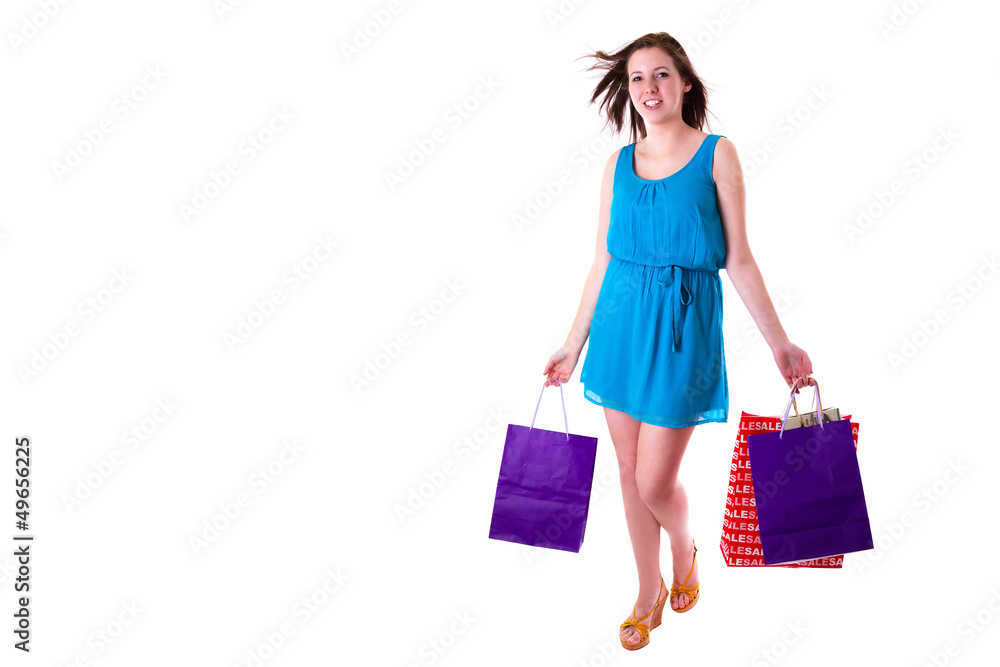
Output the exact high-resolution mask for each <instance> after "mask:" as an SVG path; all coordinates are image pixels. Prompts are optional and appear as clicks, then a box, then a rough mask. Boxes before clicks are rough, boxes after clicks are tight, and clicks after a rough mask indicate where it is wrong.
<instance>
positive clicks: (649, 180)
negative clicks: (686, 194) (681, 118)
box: [629, 134, 712, 183]
mask: <svg viewBox="0 0 1000 667" xmlns="http://www.w3.org/2000/svg"><path fill="white" fill-rule="evenodd" d="M711 136H712V135H711V134H706V135H705V136H704V137H703V138H702V140H701V144H699V146H698V150H696V151H695V152H694V155H692V156H691V159H690V160H688V161H687V162H685V163H684V166H683V167H681V168H680V169H678V170H677V171H675V172H674V173H672V174H670V175H669V176H664V177H663V178H643V177H642V176H640V175H639V174H637V173H635V144H637V143H639V142H635V143H633V144H632V153H631V154H630V155H629V167H630V169H631V171H632V176H634V177H635V178H637V179H639V180H640V181H645V182H646V183H659V182H660V181H665V180H667V179H668V178H673V177H674V176H676V175H677V174H679V173H681V172H682V171H684V170H685V169H687V168H688V166H689V165H690V164H691V163H692V162H694V159H695V158H696V157H698V154H699V153H701V149H702V148H704V147H705V142H707V141H708V138H709V137H711Z"/></svg>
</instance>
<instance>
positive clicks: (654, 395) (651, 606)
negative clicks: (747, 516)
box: [543, 32, 814, 650]
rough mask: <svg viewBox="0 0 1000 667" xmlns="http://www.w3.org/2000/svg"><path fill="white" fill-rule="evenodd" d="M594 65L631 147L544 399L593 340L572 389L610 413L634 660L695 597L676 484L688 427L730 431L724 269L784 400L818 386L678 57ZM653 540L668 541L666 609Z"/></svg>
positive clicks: (660, 54) (612, 172)
mask: <svg viewBox="0 0 1000 667" xmlns="http://www.w3.org/2000/svg"><path fill="white" fill-rule="evenodd" d="M591 57H593V58H595V59H596V60H597V61H598V62H597V64H595V65H594V66H593V67H591V68H590V69H591V70H593V69H595V68H600V69H604V70H607V73H606V74H605V75H604V77H603V78H602V79H601V81H600V83H599V84H598V85H597V88H596V89H595V90H594V94H593V96H592V97H591V100H590V102H591V103H593V102H594V101H595V100H596V99H597V98H598V97H599V96H600V95H601V94H602V93H604V100H603V103H602V104H601V109H602V110H603V109H604V108H605V107H607V109H608V112H607V117H608V121H607V122H610V123H612V124H613V126H614V128H615V131H616V132H621V130H622V127H623V125H624V116H625V110H626V107H628V112H629V122H630V125H631V139H632V141H633V143H631V144H629V145H627V146H625V147H624V148H621V149H620V150H618V151H616V152H615V153H614V154H612V155H611V157H610V158H609V159H608V162H607V165H606V166H605V169H604V177H603V181H602V184H601V204H600V214H599V217H598V232H597V248H596V255H595V257H594V263H593V266H592V267H591V269H590V272H589V274H588V275H587V280H586V283H585V285H584V289H583V298H582V299H581V300H580V307H579V310H578V311H577V314H576V319H575V320H574V322H573V326H572V328H571V330H570V334H569V336H567V338H566V343H565V344H564V345H563V346H562V347H561V348H559V350H557V351H556V352H555V353H554V354H553V355H552V357H551V358H550V359H549V361H548V363H546V365H545V370H544V371H543V373H544V374H545V375H547V376H548V379H547V380H546V382H545V384H546V386H548V385H550V384H554V381H555V380H558V381H559V382H566V381H567V380H569V378H570V376H571V375H572V374H573V369H574V368H575V367H576V363H577V360H578V358H579V356H580V351H581V349H582V348H583V344H584V342H585V341H586V340H587V338H588V337H589V338H590V346H589V348H588V351H587V358H586V360H585V362H584V365H583V370H582V372H581V374H580V379H581V381H582V382H583V384H584V395H585V396H586V398H587V400H589V401H591V402H592V403H595V404H597V405H601V406H603V407H604V414H605V416H606V418H607V421H608V430H609V431H610V433H611V440H612V442H613V443H614V447H615V453H616V455H617V459H618V467H619V469H620V473H621V475H620V477H621V487H622V498H623V500H624V504H625V521H626V524H627V525H628V531H629V537H630V538H631V542H632V551H633V553H634V554H635V564H636V568H637V569H638V575H639V594H638V596H637V597H636V600H635V605H634V606H633V608H632V613H631V615H629V617H628V618H627V619H626V621H625V622H624V623H622V625H621V631H620V632H621V642H622V646H624V647H625V648H627V649H632V650H634V649H638V648H642V647H643V646H645V645H646V644H648V643H649V631H650V630H652V629H653V628H655V627H657V626H658V625H659V624H660V620H661V617H662V612H663V609H664V607H665V606H666V602H667V600H668V599H669V600H670V608H671V609H672V610H673V611H674V612H685V611H687V610H689V609H691V607H693V606H694V604H695V603H696V602H697V601H698V597H699V588H700V584H699V581H700V580H699V577H698V567H697V563H696V561H695V554H696V552H697V548H696V547H695V544H694V539H693V538H691V536H690V534H689V532H688V501H687V495H686V493H685V491H684V486H683V485H682V484H681V483H680V481H679V480H678V479H677V472H678V469H679V468H680V465H681V458H682V457H683V456H684V451H685V449H686V448H687V444H688V440H689V439H690V437H691V433H692V431H693V430H694V427H695V426H696V425H697V424H707V423H710V422H725V421H727V419H728V416H729V388H728V382H727V378H726V365H725V356H724V353H723V342H722V285H721V280H720V278H719V269H722V268H724V269H725V270H726V275H728V276H729V278H730V280H732V282H733V285H734V286H735V287H736V291H737V292H738V293H739V295H740V298H741V299H742V300H743V303H744V304H746V307H747V309H748V310H749V311H750V314H751V315H752V316H753V319H754V321H755V322H756V324H757V327H758V328H759V329H760V332H761V334H762V335H763V337H764V340H765V341H766V342H767V344H768V345H769V346H770V348H771V352H772V354H773V356H774V361H775V363H776V364H777V366H778V371H779V372H780V373H781V376H782V377H783V378H784V379H785V382H786V383H787V384H788V386H789V387H791V386H792V385H793V383H794V382H795V381H797V380H798V381H799V382H800V386H806V385H807V384H810V385H811V384H814V382H813V381H812V379H811V378H807V376H808V375H809V374H810V373H812V362H811V361H810V360H809V356H808V355H807V354H806V353H805V351H804V350H802V349H801V348H799V347H797V346H795V345H793V344H792V343H791V342H790V341H789V340H788V336H786V335H785V332H784V330H783V329H782V327H781V323H780V322H779V320H778V315H777V313H776V312H775V309H774V305H773V304H772V302H771V299H770V297H769V296H768V293H767V290H766V288H765V287H764V280H763V278H762V277H761V274H760V270H759V269H758V268H757V263H756V262H755V261H754V257H753V255H752V254H751V253H750V247H749V245H748V241H747V235H746V227H745V221H744V204H745V198H744V187H743V172H742V169H741V167H740V161H739V157H738V156H737V154H736V147H735V146H734V145H733V143H732V142H730V141H729V140H728V139H727V138H725V137H724V136H721V135H716V134H705V133H704V132H702V131H701V129H700V128H701V127H702V126H703V125H704V123H705V115H706V93H705V86H704V85H703V83H702V82H701V80H700V79H699V78H698V76H697V75H696V74H695V71H694V68H693V67H692V65H691V62H690V60H689V59H688V57H687V54H686V53H685V52H684V49H683V48H682V47H681V45H680V44H679V43H678V42H677V40H675V39H674V38H673V37H671V36H670V35H668V34H667V33H662V32H661V33H650V34H648V35H644V36H643V37H640V38H639V39H637V40H635V41H633V42H631V43H630V44H627V45H626V46H624V47H622V48H621V49H619V50H618V51H617V52H616V53H612V54H608V53H605V52H604V51H597V52H596V53H595V54H593V55H592V56H591ZM637 135H638V137H639V140H638V141H637V140H636V138H637ZM661 527H662V528H663V529H665V530H666V531H667V535H668V536H669V538H670V551H671V556H672V564H673V585H672V586H671V588H670V590H669V594H668V592H667V590H666V583H665V581H664V579H663V577H662V575H661V572H660V528H661ZM681 581H683V583H681Z"/></svg>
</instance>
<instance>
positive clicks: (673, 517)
mask: <svg viewBox="0 0 1000 667" xmlns="http://www.w3.org/2000/svg"><path fill="white" fill-rule="evenodd" d="M693 431H694V426H686V427H684V428H669V427H666V426H656V425H653V424H647V423H645V422H642V423H641V425H640V429H639V438H638V450H637V452H636V486H637V489H638V494H639V497H640V498H641V499H642V503H643V504H644V505H645V506H646V507H647V509H648V510H649V511H650V512H651V513H652V514H653V515H654V516H655V517H656V520H657V521H658V522H659V524H660V525H661V526H663V528H664V530H666V531H667V534H668V535H669V536H670V551H671V556H672V560H673V576H674V577H677V581H678V582H680V583H681V584H683V583H684V578H685V577H686V576H687V575H688V570H690V568H691V559H692V558H693V557H694V547H693V546H692V544H691V533H690V532H689V530H688V499H687V493H686V492H685V490H684V485H683V484H681V482H680V480H679V479H678V478H677V473H678V471H679V470H680V466H681V459H682V458H683V457H684V452H685V450H686V449H687V445H688V442H689V441H690V439H691V433H692V432H693ZM698 581H699V579H698V565H697V563H695V567H694V571H692V572H691V578H690V579H689V580H688V583H687V585H688V586H693V585H694V584H696V583H698ZM671 583H672V582H671V581H667V585H668V586H669V585H671ZM689 601H690V598H689V597H688V595H686V594H684V593H682V594H680V595H678V596H677V597H676V598H674V599H673V600H671V602H670V606H671V608H673V609H678V608H680V607H684V606H686V605H687V603H688V602H689ZM636 611H637V612H638V610H636Z"/></svg>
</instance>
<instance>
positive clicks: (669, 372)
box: [580, 134, 729, 428]
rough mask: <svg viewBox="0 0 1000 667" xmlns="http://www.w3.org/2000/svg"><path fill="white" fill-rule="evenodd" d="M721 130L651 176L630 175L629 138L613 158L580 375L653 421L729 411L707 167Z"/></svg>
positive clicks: (593, 390)
mask: <svg viewBox="0 0 1000 667" xmlns="http://www.w3.org/2000/svg"><path fill="white" fill-rule="evenodd" d="M720 136H725V135H717V134H711V135H708V136H707V137H705V138H704V139H703V141H702V144H701V146H700V147H699V148H698V151H697V152H696V153H695V155H694V157H693V158H691V160H690V161H689V162H688V163H687V164H686V165H684V166H683V167H681V169H680V170H679V171H677V172H675V173H674V174H672V175H670V176H667V177H666V178H661V179H657V180H647V179H644V178H639V177H638V176H637V175H636V173H635V167H634V162H633V154H634V152H635V144H629V145H628V146H625V147H623V148H622V149H621V150H620V151H619V153H618V162H617V164H616V165H615V175H614V188H613V197H612V201H611V221H610V223H609V226H608V235H607V247H608V254H610V255H611V258H612V259H611V261H610V263H609V264H608V268H607V271H606V272H605V274H604V281H603V282H602V283H601V291H600V294H599V296H598V297H597V304H596V306H595V308H594V316H593V318H592V320H591V324H590V342H589V347H588V349H587V356H586V359H585V360H584V363H583V369H582V370H581V372H580V380H581V382H583V385H584V396H585V397H586V398H587V400H589V401H590V402H592V403H596V404H597V405H602V406H607V407H609V408H613V409H615V410H620V411H622V412H625V413H627V414H629V415H631V416H632V417H633V418H634V419H636V420H639V421H643V422H647V423H650V424H656V425H658V426H670V427H675V428H679V427H683V426H691V425H694V424H705V423H709V422H725V421H727V420H728V418H729V383H728V379H727V377H726V359H725V352H724V348H723V342H722V282H721V279H720V278H719V269H722V268H725V256H726V244H725V238H724V237H723V234H722V220H721V218H720V216H719V209H718V205H717V202H716V190H715V181H714V179H713V178H712V164H713V160H714V155H715V144H716V142H717V141H718V140H719V137H720Z"/></svg>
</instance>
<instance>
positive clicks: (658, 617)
mask: <svg viewBox="0 0 1000 667" xmlns="http://www.w3.org/2000/svg"><path fill="white" fill-rule="evenodd" d="M666 587H667V584H666V582H665V581H663V577H660V590H661V591H663V590H664V589H665V588H666ZM667 599H668V598H666V597H664V598H663V599H662V600H661V599H660V597H659V595H657V598H656V604H654V605H653V608H652V609H650V610H649V613H647V614H646V615H645V616H643V617H642V618H636V617H635V607H634V606H633V607H632V616H631V617H629V618H627V619H626V620H625V622H624V623H622V624H621V626H620V627H621V628H627V627H629V626H631V627H633V628H635V629H636V630H637V631H638V632H639V641H638V642H637V643H635V644H629V643H628V642H627V641H626V640H625V638H624V637H619V639H620V640H621V643H622V647H623V648H627V649H628V650H629V651H635V650H636V649H640V648H642V647H643V646H645V645H646V644H648V643H649V631H650V630H652V629H653V628H655V627H657V626H658V625H660V623H661V622H662V620H663V607H664V606H665V605H666V604H667ZM647 617H649V625H646V624H645V623H643V622H642V621H643V620H645V619H646V618H647Z"/></svg>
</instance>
